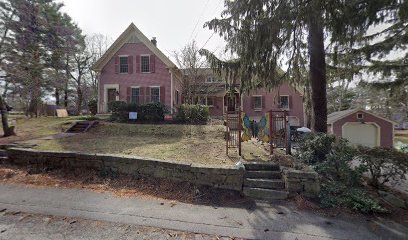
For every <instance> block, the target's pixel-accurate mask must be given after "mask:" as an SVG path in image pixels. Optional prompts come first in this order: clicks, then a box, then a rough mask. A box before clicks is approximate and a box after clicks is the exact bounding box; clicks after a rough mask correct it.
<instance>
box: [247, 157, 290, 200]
mask: <svg viewBox="0 0 408 240" xmlns="http://www.w3.org/2000/svg"><path fill="white" fill-rule="evenodd" d="M244 166H245V176H244V187H243V193H244V194H245V195H246V196H248V197H252V198H254V199H258V200H264V201H270V200H282V199H286V198H287V197H288V192H286V191H285V183H284V182H283V181H282V175H281V173H280V167H279V165H278V164H274V163H259V162H257V163H244Z"/></svg>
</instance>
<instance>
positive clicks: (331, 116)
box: [327, 108, 396, 124]
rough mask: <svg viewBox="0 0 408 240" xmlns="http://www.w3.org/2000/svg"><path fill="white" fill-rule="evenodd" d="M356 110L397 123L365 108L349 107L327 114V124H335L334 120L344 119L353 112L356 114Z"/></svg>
mask: <svg viewBox="0 0 408 240" xmlns="http://www.w3.org/2000/svg"><path fill="white" fill-rule="evenodd" d="M356 112H364V113H367V114H371V115H373V116H375V117H377V118H380V119H382V120H384V121H387V122H390V123H392V124H396V122H394V121H391V120H389V119H386V118H383V117H381V116H379V115H377V114H374V113H372V112H368V111H366V110H364V109H362V108H355V109H349V110H344V111H338V112H333V113H330V114H329V115H327V124H333V123H334V122H337V121H338V120H340V119H342V118H344V117H347V116H349V115H351V114H354V113H356Z"/></svg>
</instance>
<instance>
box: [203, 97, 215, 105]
mask: <svg viewBox="0 0 408 240" xmlns="http://www.w3.org/2000/svg"><path fill="white" fill-rule="evenodd" d="M208 98H212V99H213V103H214V100H215V97H205V105H206V106H207V107H214V104H212V105H208Z"/></svg>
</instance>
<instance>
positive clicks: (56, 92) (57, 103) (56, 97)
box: [55, 88, 60, 106]
mask: <svg viewBox="0 0 408 240" xmlns="http://www.w3.org/2000/svg"><path fill="white" fill-rule="evenodd" d="M55 105H57V106H59V105H60V94H59V89H58V88H55Z"/></svg>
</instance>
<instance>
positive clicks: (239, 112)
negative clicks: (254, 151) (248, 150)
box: [238, 108, 242, 156]
mask: <svg viewBox="0 0 408 240" xmlns="http://www.w3.org/2000/svg"><path fill="white" fill-rule="evenodd" d="M241 127H242V124H241V108H240V109H239V110H238V155H239V156H241Z"/></svg>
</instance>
